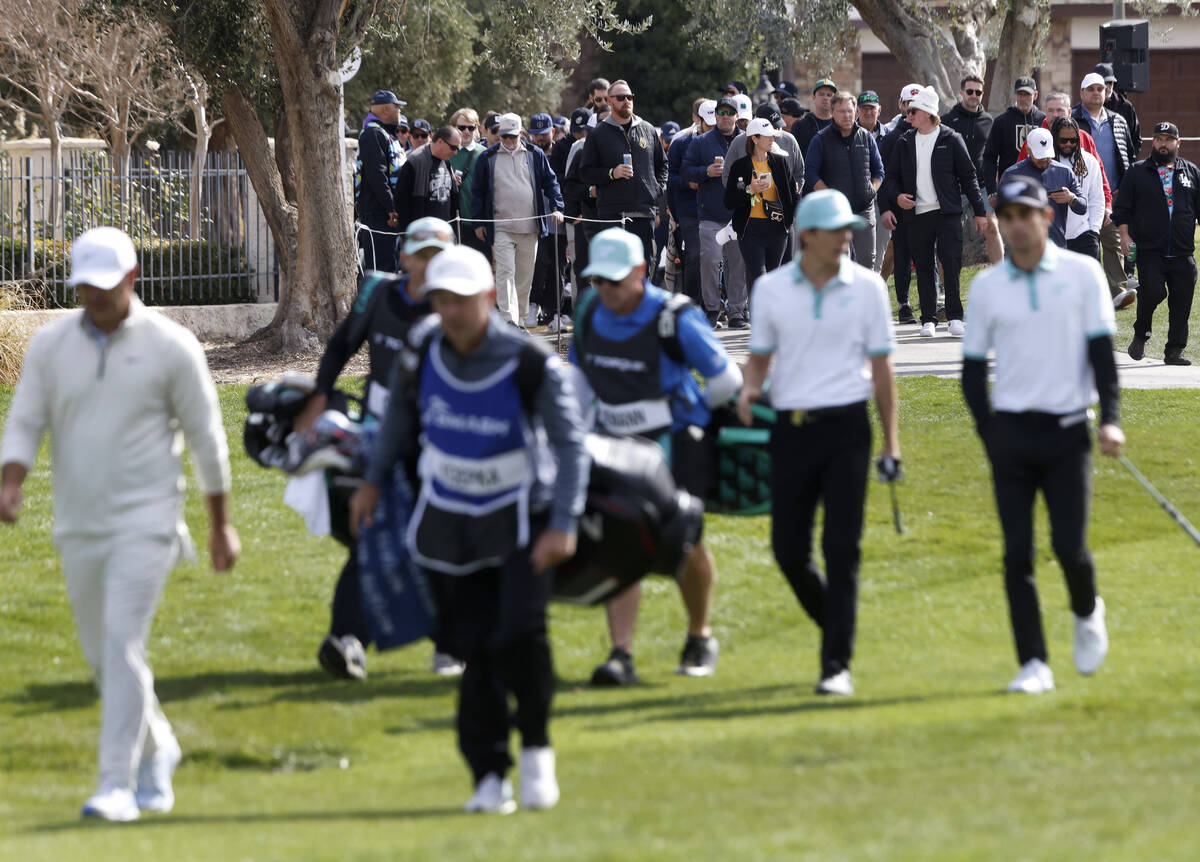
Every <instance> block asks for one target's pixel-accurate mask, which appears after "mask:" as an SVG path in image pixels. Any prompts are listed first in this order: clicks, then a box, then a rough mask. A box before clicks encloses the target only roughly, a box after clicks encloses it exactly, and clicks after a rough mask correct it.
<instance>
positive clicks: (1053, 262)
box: [1004, 239, 1062, 280]
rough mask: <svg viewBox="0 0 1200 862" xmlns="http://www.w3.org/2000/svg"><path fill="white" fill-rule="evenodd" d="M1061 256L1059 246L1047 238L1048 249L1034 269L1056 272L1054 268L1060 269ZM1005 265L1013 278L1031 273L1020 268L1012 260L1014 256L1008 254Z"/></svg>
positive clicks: (1009, 275)
mask: <svg viewBox="0 0 1200 862" xmlns="http://www.w3.org/2000/svg"><path fill="white" fill-rule="evenodd" d="M1061 257H1062V255H1061V254H1060V253H1059V251H1058V246H1056V245H1055V244H1054V243H1052V242H1050V240H1049V239H1047V240H1046V250H1045V251H1043V252H1042V259H1041V260H1039V261H1038V262H1037V266H1035V267H1034V269H1035V270H1039V269H1040V270H1041V271H1042V272H1054V270H1056V269H1058V262H1059V259H1060V258H1061ZM1004 266H1005V268H1006V269H1007V270H1008V277H1009V278H1011V279H1014V280H1015V279H1017V278H1020V277H1021V276H1023V275H1030V273H1028V272H1026V271H1025V270H1023V269H1018V268H1017V265H1016V264H1014V263H1013V262H1012V258H1011V257H1008V256H1007V255H1006V256H1005V258H1004Z"/></svg>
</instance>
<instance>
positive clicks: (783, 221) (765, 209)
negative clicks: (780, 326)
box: [725, 117, 866, 287]
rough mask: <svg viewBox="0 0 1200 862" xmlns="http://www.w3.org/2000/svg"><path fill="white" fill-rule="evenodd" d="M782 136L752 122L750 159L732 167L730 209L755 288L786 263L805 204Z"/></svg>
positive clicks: (748, 277) (757, 121)
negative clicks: (779, 143)
mask: <svg viewBox="0 0 1200 862" xmlns="http://www.w3.org/2000/svg"><path fill="white" fill-rule="evenodd" d="M779 134H780V132H779V130H778V129H776V128H775V126H774V125H773V124H772V123H771V121H770V120H768V119H765V118H762V117H756V118H755V119H753V120H751V121H750V124H749V125H748V126H746V141H747V144H746V155H744V156H742V157H741V158H740V159H738V160H737V161H736V162H734V163H733V165H732V167H730V169H729V183H728V184H727V185H726V186H725V206H727V207H728V208H729V209H731V210H732V211H733V229H734V231H736V232H737V237H738V247H739V248H740V249H741V252H742V260H743V261H745V264H746V284H747V285H749V286H751V287H752V286H753V285H754V282H755V281H756V280H757V279H758V277H759V276H761V275H763V274H765V273H768V272H770V271H771V270H773V269H778V268H779V265H780V264H781V263H782V262H783V252H784V249H785V248H786V247H787V235H788V229H789V228H791V226H792V217H793V216H794V215H795V212H796V204H797V203H799V201H800V186H799V184H798V183H797V182H796V178H795V177H793V176H792V171H791V169H790V168H789V167H788V158H787V154H786V153H784V152H783V150H781V149H780V148H779V147H777V146H775V138H776V137H777V136H778V135H779ZM864 134H866V133H865V132H864ZM764 168H766V170H764Z"/></svg>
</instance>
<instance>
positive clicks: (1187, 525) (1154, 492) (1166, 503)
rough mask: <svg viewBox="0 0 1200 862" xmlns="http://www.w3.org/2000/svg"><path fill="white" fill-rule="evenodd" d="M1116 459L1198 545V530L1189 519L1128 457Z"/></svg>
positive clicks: (1199, 531)
mask: <svg viewBox="0 0 1200 862" xmlns="http://www.w3.org/2000/svg"><path fill="white" fill-rule="evenodd" d="M1118 460H1119V461H1120V462H1121V464H1122V465H1124V467H1125V469H1126V470H1128V471H1129V472H1130V473H1132V474H1133V478H1135V479H1137V480H1138V481H1139V482H1140V483H1141V484H1142V487H1143V488H1145V489H1146V490H1147V491H1148V492H1149V493H1150V496H1151V497H1153V498H1154V499H1155V500H1157V501H1158V505H1160V506H1162V507H1163V511H1165V512H1166V513H1167V514H1168V515H1170V516H1171V520H1172V521H1174V522H1175V523H1176V524H1178V525H1179V526H1180V527H1182V528H1183V531H1184V532H1185V533H1187V534H1188V536H1190V537H1191V539H1192V541H1193V542H1195V543H1196V544H1197V545H1200V530H1197V529H1196V528H1195V527H1194V526H1192V523H1191V521H1189V520H1188V519H1187V518H1185V517H1183V515H1182V514H1181V513H1180V511H1179V510H1178V509H1176V508H1175V506H1174V505H1172V504H1171V501H1170V500H1168V499H1167V498H1166V497H1164V496H1163V495H1162V494H1160V493H1159V491H1158V489H1157V488H1155V487H1154V486H1153V485H1152V484H1150V480H1149V479H1147V478H1146V477H1145V476H1143V475H1142V473H1141V471H1140V470H1138V468H1137V467H1135V466H1133V462H1132V461H1130V460H1129V458H1128V457H1126V456H1125V455H1121V456H1120V457H1119V458H1118Z"/></svg>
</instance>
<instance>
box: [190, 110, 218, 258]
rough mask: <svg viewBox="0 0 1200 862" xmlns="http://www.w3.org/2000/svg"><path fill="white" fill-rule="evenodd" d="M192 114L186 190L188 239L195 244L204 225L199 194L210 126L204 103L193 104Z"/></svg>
mask: <svg viewBox="0 0 1200 862" xmlns="http://www.w3.org/2000/svg"><path fill="white" fill-rule="evenodd" d="M205 101H207V99H206V100H205ZM192 114H193V115H194V116H195V119H196V141H195V144H194V145H193V146H192V181H191V183H190V187H189V189H188V239H190V240H191V241H192V242H196V241H198V240H199V239H200V226H201V225H202V224H203V223H204V211H203V209H202V208H201V194H202V190H203V188H204V163H205V162H207V161H208V141H209V139H210V138H211V137H212V126H210V125H209V124H208V108H207V105H206V104H205V103H204V102H196V103H194V104H193V105H192Z"/></svg>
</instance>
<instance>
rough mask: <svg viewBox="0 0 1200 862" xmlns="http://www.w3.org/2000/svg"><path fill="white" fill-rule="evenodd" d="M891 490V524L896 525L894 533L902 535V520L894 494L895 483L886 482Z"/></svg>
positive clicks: (898, 501) (898, 503) (897, 499)
mask: <svg viewBox="0 0 1200 862" xmlns="http://www.w3.org/2000/svg"><path fill="white" fill-rule="evenodd" d="M888 485H890V486H891V488H892V523H893V524H895V525H896V532H897V533H900V534H902V535H903V533H904V518H903V516H902V515H901V514H900V498H899V497H898V496H897V494H896V483H895V482H888Z"/></svg>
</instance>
